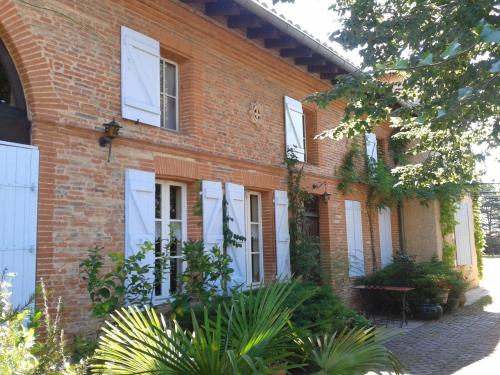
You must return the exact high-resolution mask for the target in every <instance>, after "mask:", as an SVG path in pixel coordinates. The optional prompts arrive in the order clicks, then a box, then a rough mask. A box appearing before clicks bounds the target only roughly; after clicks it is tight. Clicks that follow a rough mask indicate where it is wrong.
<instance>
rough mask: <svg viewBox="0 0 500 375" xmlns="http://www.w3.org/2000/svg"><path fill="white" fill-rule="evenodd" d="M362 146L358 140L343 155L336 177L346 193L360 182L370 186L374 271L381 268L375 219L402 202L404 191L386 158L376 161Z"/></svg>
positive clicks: (370, 223) (369, 209)
mask: <svg viewBox="0 0 500 375" xmlns="http://www.w3.org/2000/svg"><path fill="white" fill-rule="evenodd" d="M360 144H361V142H360V141H359V139H355V140H354V141H353V142H352V143H351V145H350V148H349V150H348V151H347V152H346V154H345V155H344V158H343V160H342V165H341V166H340V168H339V169H338V170H337V176H338V177H339V178H340V183H339V185H338V187H337V188H338V189H339V191H341V192H343V193H344V194H346V193H348V192H350V191H351V189H352V185H353V184H357V183H360V184H364V185H365V186H366V187H367V195H366V201H365V207H366V212H367V217H368V229H369V232H370V250H371V254H372V270H373V271H374V272H375V271H376V270H377V268H378V265H377V255H376V251H375V234H374V225H373V218H374V215H375V213H376V212H377V210H378V209H379V208H382V207H389V206H391V205H392V204H393V203H395V202H399V201H400V200H401V198H402V191H401V189H399V188H398V187H396V180H395V178H394V176H393V175H392V174H391V171H390V170H389V168H388V167H387V165H386V164H385V161H384V159H383V157H379V158H378V159H377V160H376V161H375V159H372V158H370V157H368V155H367V154H366V153H364V152H362V151H361V147H360V146H361V145H360ZM363 167H364V168H363Z"/></svg>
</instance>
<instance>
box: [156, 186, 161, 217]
mask: <svg viewBox="0 0 500 375" xmlns="http://www.w3.org/2000/svg"><path fill="white" fill-rule="evenodd" d="M155 218H157V219H161V185H160V184H156V185H155Z"/></svg>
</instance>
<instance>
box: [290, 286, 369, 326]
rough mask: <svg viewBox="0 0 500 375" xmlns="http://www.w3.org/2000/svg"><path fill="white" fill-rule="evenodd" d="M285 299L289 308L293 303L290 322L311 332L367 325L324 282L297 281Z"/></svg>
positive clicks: (365, 321) (364, 320) (363, 319)
mask: <svg viewBox="0 0 500 375" xmlns="http://www.w3.org/2000/svg"><path fill="white" fill-rule="evenodd" d="M286 303H287V306H288V307H290V308H292V307H295V309H294V311H293V313H292V318H291V321H292V323H293V324H294V325H295V326H296V327H297V328H299V329H301V330H305V331H307V332H309V333H311V334H321V335H323V334H329V333H334V332H336V331H341V330H343V329H344V328H346V327H366V326H368V325H369V323H368V321H367V320H366V319H365V318H363V317H362V316H361V315H359V314H358V313H357V312H356V311H354V310H352V309H350V308H348V307H347V306H345V304H344V302H343V301H342V300H341V299H340V298H339V297H338V296H336V295H335V294H334V293H333V291H332V289H331V288H330V287H328V286H318V285H316V284H313V283H308V282H304V283H298V285H297V286H296V287H295V288H294V289H293V290H292V292H291V293H290V295H289V296H288V298H287V301H286ZM297 305H298V306H297Z"/></svg>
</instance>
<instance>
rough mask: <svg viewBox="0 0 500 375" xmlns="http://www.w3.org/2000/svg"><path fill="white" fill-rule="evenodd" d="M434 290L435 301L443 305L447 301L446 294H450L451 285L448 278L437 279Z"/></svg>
mask: <svg viewBox="0 0 500 375" xmlns="http://www.w3.org/2000/svg"><path fill="white" fill-rule="evenodd" d="M436 287H437V292H436V302H437V303H439V304H441V305H445V304H446V302H448V296H449V294H450V290H451V285H450V284H449V283H448V280H445V279H443V280H440V281H438V283H437V285H436Z"/></svg>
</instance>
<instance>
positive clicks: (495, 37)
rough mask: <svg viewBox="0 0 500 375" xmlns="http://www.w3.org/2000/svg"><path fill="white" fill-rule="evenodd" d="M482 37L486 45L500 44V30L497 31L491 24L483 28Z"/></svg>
mask: <svg viewBox="0 0 500 375" xmlns="http://www.w3.org/2000/svg"><path fill="white" fill-rule="evenodd" d="M480 37H481V39H482V40H483V41H485V42H486V43H491V44H496V43H500V30H495V29H493V28H492V27H491V25H490V24H489V23H487V24H485V25H484V26H483V29H482V31H481V34H480Z"/></svg>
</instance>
